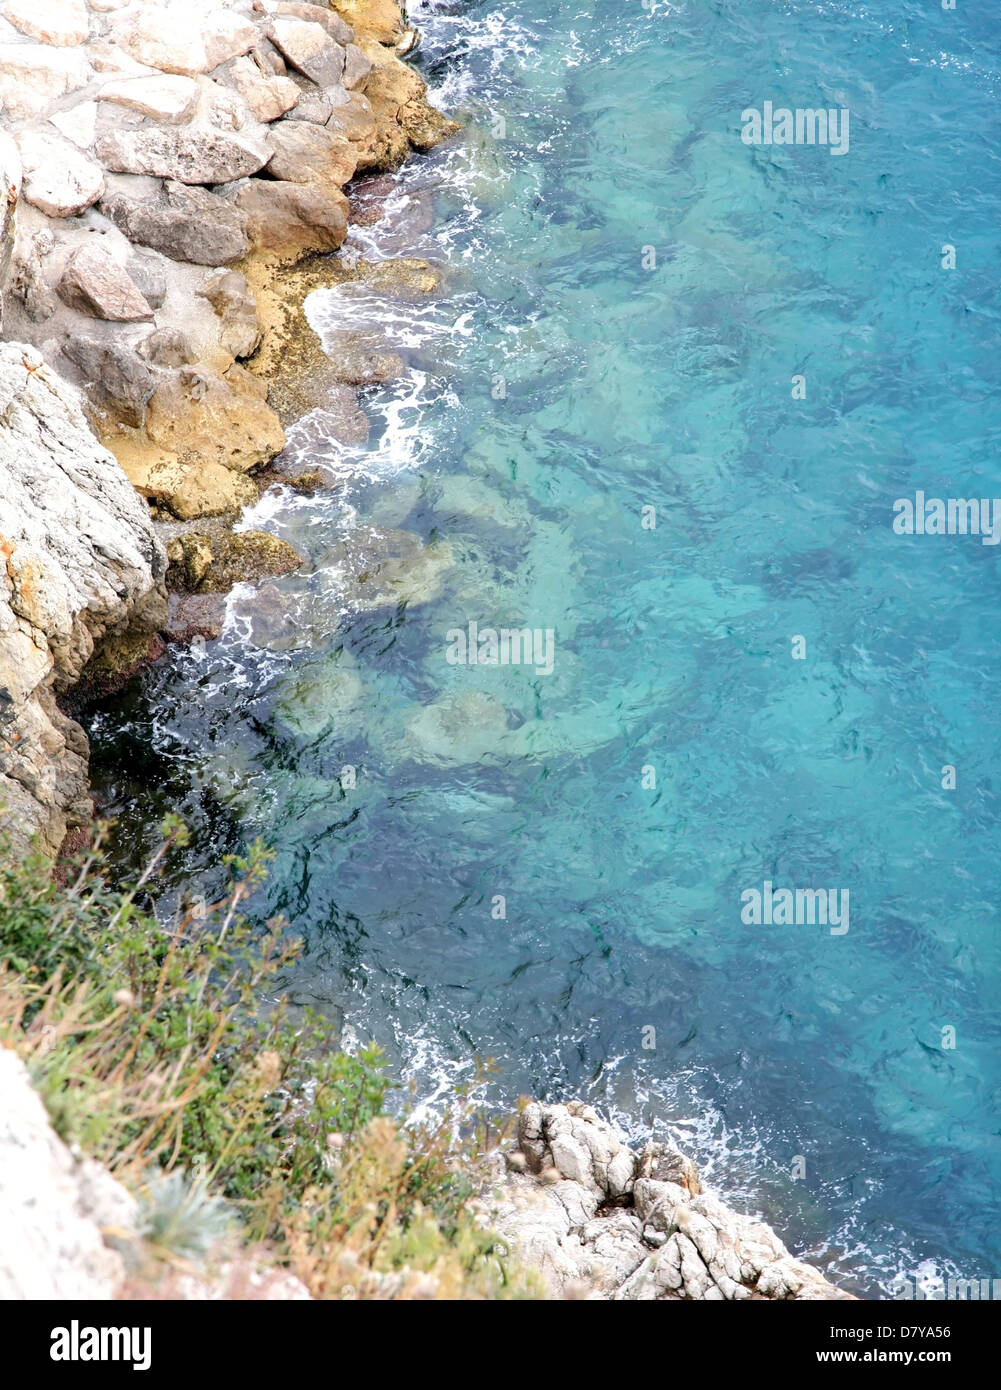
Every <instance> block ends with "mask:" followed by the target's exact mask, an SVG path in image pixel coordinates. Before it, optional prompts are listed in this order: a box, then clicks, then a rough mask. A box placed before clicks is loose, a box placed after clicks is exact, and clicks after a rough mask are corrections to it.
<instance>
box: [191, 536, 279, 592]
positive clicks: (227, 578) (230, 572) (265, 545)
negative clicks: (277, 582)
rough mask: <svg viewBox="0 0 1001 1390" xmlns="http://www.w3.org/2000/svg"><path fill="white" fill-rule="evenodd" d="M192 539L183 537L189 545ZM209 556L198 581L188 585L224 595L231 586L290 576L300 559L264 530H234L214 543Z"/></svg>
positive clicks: (199, 589)
mask: <svg viewBox="0 0 1001 1390" xmlns="http://www.w3.org/2000/svg"><path fill="white" fill-rule="evenodd" d="M195 539H196V538H195V537H193V536H188V537H187V538H186V540H187V541H188V542H189V543H190V542H191V541H193V540H195ZM199 539H200V538H199ZM210 555H211V559H210V561H209V564H208V565H207V567H206V568H205V569H204V571H203V572H202V577H201V579H200V580H199V581H198V583H197V584H195V585H192V587H193V588H194V589H195V590H196V591H197V592H198V593H202V594H211V593H225V592H226V591H227V590H229V589H232V587H233V585H234V584H245V583H249V584H254V583H257V582H258V581H259V580H261V579H274V578H276V577H277V576H278V575H282V574H291V573H292V572H293V571H294V570H297V569H299V568H300V567H301V566H302V563H303V559H302V556H301V555H300V554H299V553H298V552H297V551H296V550H294V549H293V548H292V546H290V545H289V543H288V541H283V540H281V539H280V538H279V537H278V536H272V535H270V534H269V533H268V532H267V531H234V532H232V533H231V534H229V535H226V536H224V537H222V538H221V539H220V540H216V541H215V542H214V543H213V544H212V547H211V550H210Z"/></svg>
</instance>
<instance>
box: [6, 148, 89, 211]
mask: <svg viewBox="0 0 1001 1390" xmlns="http://www.w3.org/2000/svg"><path fill="white" fill-rule="evenodd" d="M17 143H18V147H19V148H20V151H21V163H22V165H23V167H24V189H23V194H24V198H25V201H26V202H29V203H31V204H32V205H33V206H34V207H36V208H38V209H40V211H42V212H44V213H46V214H48V216H49V217H77V216H78V215H79V214H80V213H81V212H84V211H85V210H86V209H87V208H89V207H91V206H92V205H93V204H94V203H96V202H97V200H98V198H100V196H101V194H102V193H103V192H104V171H103V170H102V169H101V168H100V167H99V166H98V165H97V164H95V163H94V161H93V160H92V159H88V158H87V156H86V155H85V154H83V153H81V151H80V150H79V149H78V148H77V147H76V146H75V145H72V144H70V142H69V141H68V140H64V139H63V138H62V136H61V135H57V134H55V133H51V134H50V133H49V132H47V131H44V130H41V131H37V130H31V131H23V132H22V133H21V134H20V135H19V136H18V137H17Z"/></svg>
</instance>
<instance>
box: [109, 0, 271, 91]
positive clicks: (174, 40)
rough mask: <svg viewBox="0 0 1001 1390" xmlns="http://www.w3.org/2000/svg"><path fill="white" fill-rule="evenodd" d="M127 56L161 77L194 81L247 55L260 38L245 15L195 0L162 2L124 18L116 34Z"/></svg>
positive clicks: (115, 31) (118, 23) (145, 6)
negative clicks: (165, 74)
mask: <svg viewBox="0 0 1001 1390" xmlns="http://www.w3.org/2000/svg"><path fill="white" fill-rule="evenodd" d="M113 35H114V38H115V40H116V42H117V43H118V44H120V45H121V47H122V48H123V49H124V50H125V52H126V53H127V54H128V55H129V57H131V58H134V59H135V60H136V62H138V63H145V64H147V65H148V66H149V67H151V68H159V70H160V71H161V72H172V73H183V74H186V75H187V76H189V77H190V76H195V75H197V74H198V73H204V72H211V71H212V69H213V68H216V67H218V66H219V64H220V63H225V62H226V61H227V60H228V59H230V58H238V57H240V56H242V55H243V54H244V53H249V52H250V50H251V49H252V48H253V47H254V45H255V44H256V43H257V41H258V39H259V38H260V34H259V32H258V30H257V27H256V26H255V25H254V24H252V23H251V22H250V21H249V20H247V19H245V18H244V17H243V16H242V15H240V14H237V13H235V12H234V11H232V10H226V9H223V8H222V7H206V6H204V5H199V4H197V3H195V0H163V3H160V4H157V5H148V6H147V5H144V6H142V8H141V9H139V10H138V11H137V12H135V13H133V12H129V13H128V14H127V15H123V16H122V17H121V19H120V20H119V21H118V22H117V23H116V25H115V27H114V29H113Z"/></svg>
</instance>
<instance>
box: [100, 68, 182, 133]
mask: <svg viewBox="0 0 1001 1390" xmlns="http://www.w3.org/2000/svg"><path fill="white" fill-rule="evenodd" d="M97 100H98V101H110V102H113V103H115V104H116V105H119V106H127V107H129V108H130V109H131V110H133V111H138V112H139V113H140V114H141V115H143V116H151V117H152V118H153V119H154V120H156V121H162V122H163V123H164V124H165V125H182V124H183V123H184V122H185V121H189V120H190V119H191V117H192V115H193V114H194V110H195V106H196V105H197V103H198V84H197V83H196V82H195V81H194V80H193V79H192V78H190V77H179V76H177V75H176V74H174V75H166V76H164V75H162V74H160V73H153V74H151V75H150V76H148V77H126V78H122V79H120V80H119V81H117V82H108V83H107V84H106V85H105V86H104V87H102V88H101V90H100V91H99V92H98V93H97Z"/></svg>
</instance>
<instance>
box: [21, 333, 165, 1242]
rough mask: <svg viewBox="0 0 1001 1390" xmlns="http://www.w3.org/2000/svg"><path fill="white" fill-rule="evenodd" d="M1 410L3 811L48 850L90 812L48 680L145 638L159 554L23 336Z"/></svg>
mask: <svg viewBox="0 0 1001 1390" xmlns="http://www.w3.org/2000/svg"><path fill="white" fill-rule="evenodd" d="M0 418H2V419H3V422H4V428H3V429H2V430H0V553H2V555H3V556H4V558H5V564H4V565H3V566H2V567H0V808H3V810H2V811H0V820H2V823H3V826H4V829H5V831H7V832H8V833H9V834H10V835H11V837H12V839H13V845H14V850H15V852H18V851H23V849H24V848H26V846H27V844H28V842H29V840H30V837H31V836H32V835H33V834H34V833H36V832H37V833H38V835H39V836H40V839H41V844H42V846H43V847H44V848H45V849H46V850H47V851H49V852H51V853H54V852H55V851H56V850H57V849H58V847H59V845H60V844H61V842H62V840H63V838H64V836H65V834H66V831H67V829H69V828H71V827H73V826H75V825H83V824H87V823H88V822H89V820H90V818H91V815H92V807H91V804H90V797H89V791H88V786H87V740H86V737H85V736H84V733H83V731H82V729H81V728H80V727H79V725H78V724H75V723H74V722H73V721H72V720H70V719H68V718H67V717H66V716H65V715H64V714H63V713H62V712H61V711H60V710H59V708H58V706H57V704H56V700H55V689H56V687H57V686H58V687H63V686H66V685H69V684H72V683H73V682H74V681H76V680H77V679H78V678H79V676H80V673H81V671H82V670H83V668H84V666H85V665H86V663H87V661H88V660H89V659H90V657H91V655H92V654H93V652H94V648H95V644H97V643H101V642H103V641H107V640H108V638H109V637H110V636H112V635H114V637H115V639H116V640H117V641H124V640H125V638H126V634H132V633H135V634H136V636H137V638H138V640H139V643H140V646H142V645H143V644H145V645H146V646H148V643H149V640H150V638H151V637H152V634H153V632H155V631H156V629H157V628H158V627H159V625H160V624H161V623H162V621H164V620H165V617H166V607H165V601H164V594H163V588H162V580H163V575H164V573H165V570H166V556H165V555H164V552H163V548H162V546H161V545H160V543H159V541H158V540H157V538H156V536H155V534H154V532H153V526H152V523H151V521H150V517H149V512H148V510H147V508H146V504H145V503H144V502H143V501H142V500H141V498H140V497H139V496H138V494H137V493H136V492H135V490H134V489H133V488H132V487H131V485H130V484H129V482H128V479H127V478H126V477H125V474H124V473H123V472H122V470H121V468H120V467H119V465H118V463H117V461H116V460H115V459H114V458H113V457H112V455H111V454H109V453H108V451H107V450H106V449H104V448H103V447H102V446H101V445H100V444H99V443H98V442H97V440H96V439H95V437H94V435H93V433H92V432H91V430H90V427H89V425H88V423H87V419H86V416H85V415H84V413H83V409H82V402H81V400H80V397H79V395H78V393H77V392H76V390H75V389H74V388H73V387H71V386H70V385H68V383H66V382H65V381H63V380H62V379H61V378H60V377H59V376H57V375H56V373H55V372H53V371H52V370H51V369H50V368H49V367H48V366H47V365H46V364H45V362H44V361H43V359H42V357H41V356H40V355H39V354H38V353H37V352H36V351H35V350H34V349H33V348H29V347H26V346H25V345H24V344H22V343H15V342H3V343H0ZM0 1109H2V1107H0ZM2 1185H3V1184H0V1186H2ZM0 1230H5V1237H4V1240H3V1242H0V1244H3V1245H4V1247H5V1249H6V1246H7V1234H6V1228H5V1226H4V1225H3V1223H2V1221H0Z"/></svg>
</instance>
